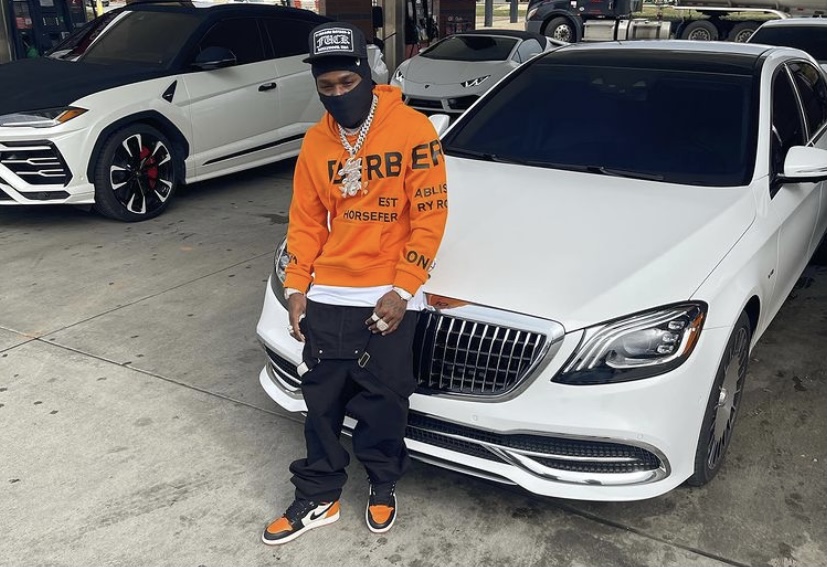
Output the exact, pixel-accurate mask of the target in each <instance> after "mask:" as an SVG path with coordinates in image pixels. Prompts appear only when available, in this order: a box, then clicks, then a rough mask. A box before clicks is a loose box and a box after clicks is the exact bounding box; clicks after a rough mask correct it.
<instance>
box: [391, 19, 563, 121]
mask: <svg viewBox="0 0 827 567" xmlns="http://www.w3.org/2000/svg"><path fill="white" fill-rule="evenodd" d="M560 45H565V44H564V43H563V42H560V41H556V40H553V39H550V38H547V37H545V36H543V35H540V34H536V33H531V32H525V31H518V30H476V31H470V32H465V33H460V34H456V35H451V36H448V37H446V38H444V39H442V40H440V41H438V42H437V43H435V44H434V45H431V46H430V47H428V48H427V49H425V50H424V51H422V52H421V53H419V54H418V55H415V56H413V57H411V58H410V59H407V60H405V61H403V62H402V64H401V65H399V67H398V68H397V69H396V71H395V72H394V74H393V76H392V77H391V84H392V85H396V86H398V87H399V88H401V89H402V93H403V95H404V100H405V104H407V105H408V106H412V107H413V108H416V109H417V110H419V111H421V112H424V113H426V114H433V113H446V114H448V115H450V116H458V115H459V114H462V113H463V112H465V111H466V110H467V109H468V107H470V106H471V105H472V104H474V103H475V102H476V101H477V99H478V98H479V97H480V96H482V94H483V93H485V91H487V90H488V89H490V88H491V87H493V86H494V85H495V84H497V81H499V80H500V79H502V78H503V77H505V76H506V75H507V74H508V73H510V72H511V71H513V70H514V69H516V68H517V67H518V66H519V65H521V64H522V63H524V62H526V61H528V60H529V59H531V58H532V57H534V56H535V55H537V54H539V53H542V52H544V51H549V50H551V49H554V48H555V47H559V46H560Z"/></svg>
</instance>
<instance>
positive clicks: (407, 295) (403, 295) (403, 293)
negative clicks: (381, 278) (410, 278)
mask: <svg viewBox="0 0 827 567" xmlns="http://www.w3.org/2000/svg"><path fill="white" fill-rule="evenodd" d="M393 291H395V292H396V294H397V295H398V296H399V297H401V298H402V299H403V300H404V301H410V300H411V298H412V297H413V295H411V294H410V293H409V292H408V291H406V290H404V289H402V288H401V287H398V286H393Z"/></svg>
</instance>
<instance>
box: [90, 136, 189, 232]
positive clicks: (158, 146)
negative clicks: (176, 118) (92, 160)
mask: <svg viewBox="0 0 827 567" xmlns="http://www.w3.org/2000/svg"><path fill="white" fill-rule="evenodd" d="M174 152H175V150H174V148H173V146H172V144H171V143H170V142H169V140H168V139H167V137H166V136H164V135H163V134H162V133H161V132H159V131H158V130H156V129H155V128H152V127H151V126H147V125H145V124H133V125H131V126H127V127H126V128H123V129H122V130H118V131H117V132H115V133H114V134H112V135H111V136H110V137H109V139H107V140H106V143H105V144H104V146H103V149H102V150H101V153H100V156H99V158H98V162H97V164H96V167H95V209H97V210H98V211H99V212H100V213H101V214H103V215H105V216H107V217H110V218H113V219H116V220H120V221H125V222H136V221H142V220H147V219H151V218H152V217H155V216H158V215H159V214H161V213H162V212H163V211H164V209H166V208H167V206H168V205H169V202H170V199H172V196H173V194H174V193H175V188H176V185H177V180H176V176H175V163H176V161H175V154H174Z"/></svg>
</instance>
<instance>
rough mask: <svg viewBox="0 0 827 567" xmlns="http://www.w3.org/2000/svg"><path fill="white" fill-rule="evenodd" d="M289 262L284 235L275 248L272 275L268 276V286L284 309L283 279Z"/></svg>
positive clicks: (285, 305)
mask: <svg viewBox="0 0 827 567" xmlns="http://www.w3.org/2000/svg"><path fill="white" fill-rule="evenodd" d="M289 262H290V254H288V253H287V237H286V236H285V237H284V239H282V241H281V242H280V243H279V245H278V247H277V248H276V255H275V256H274V257H273V276H272V277H271V278H270V287H271V288H272V290H273V293H275V294H276V299H278V301H279V303H281V304H282V306H283V307H284V308H285V309H287V300H286V299H284V280H285V278H286V277H287V272H286V270H287V264H288V263H289Z"/></svg>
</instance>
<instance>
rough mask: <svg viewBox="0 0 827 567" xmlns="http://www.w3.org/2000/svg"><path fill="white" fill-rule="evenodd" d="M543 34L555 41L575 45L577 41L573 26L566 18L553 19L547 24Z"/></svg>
mask: <svg viewBox="0 0 827 567" xmlns="http://www.w3.org/2000/svg"><path fill="white" fill-rule="evenodd" d="M543 33H544V34H545V36H546V37H550V38H551V39H556V40H557V41H565V42H566V43H575V42H576V41H577V36H576V34H575V32H574V26H573V25H572V23H571V22H570V21H569V20H568V18H563V17H559V18H554V19H553V20H551V21H550V22H549V23H548V25H547V26H546V29H545V30H544V31H543Z"/></svg>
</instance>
